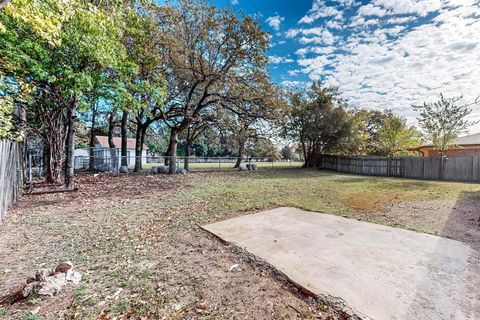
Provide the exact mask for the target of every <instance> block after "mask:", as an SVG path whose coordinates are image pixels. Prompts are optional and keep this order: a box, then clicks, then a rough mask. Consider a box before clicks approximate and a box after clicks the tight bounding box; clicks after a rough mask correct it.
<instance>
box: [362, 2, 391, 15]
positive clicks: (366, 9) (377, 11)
mask: <svg viewBox="0 0 480 320" xmlns="http://www.w3.org/2000/svg"><path fill="white" fill-rule="evenodd" d="M386 12H387V11H386V10H385V9H382V8H380V7H377V6H374V5H372V4H371V3H369V4H367V5H364V6H361V7H360V8H359V9H358V12H357V13H358V14H359V15H360V16H363V17H368V16H379V17H383V16H384V15H385V13H386Z"/></svg>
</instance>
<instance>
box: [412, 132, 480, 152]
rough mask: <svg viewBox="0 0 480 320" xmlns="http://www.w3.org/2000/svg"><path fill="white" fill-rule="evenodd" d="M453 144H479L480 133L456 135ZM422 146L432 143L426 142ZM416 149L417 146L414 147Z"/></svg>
mask: <svg viewBox="0 0 480 320" xmlns="http://www.w3.org/2000/svg"><path fill="white" fill-rule="evenodd" d="M452 144H453V145H457V146H470V145H480V133H475V134H471V135H468V136H463V137H458V138H456V139H455V140H453V142H452ZM423 147H433V144H431V143H430V144H426V145H423V146H421V147H420V148H423ZM415 149H418V148H415Z"/></svg>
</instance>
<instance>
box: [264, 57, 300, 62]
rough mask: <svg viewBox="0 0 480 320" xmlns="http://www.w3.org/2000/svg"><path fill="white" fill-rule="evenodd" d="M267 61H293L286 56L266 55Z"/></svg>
mask: <svg viewBox="0 0 480 320" xmlns="http://www.w3.org/2000/svg"><path fill="white" fill-rule="evenodd" d="M268 61H269V62H270V63H271V64H280V63H292V62H294V61H293V59H290V58H286V57H279V56H270V57H268Z"/></svg>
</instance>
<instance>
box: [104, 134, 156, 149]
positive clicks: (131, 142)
mask: <svg viewBox="0 0 480 320" xmlns="http://www.w3.org/2000/svg"><path fill="white" fill-rule="evenodd" d="M95 138H96V139H97V141H98V143H99V144H100V145H101V146H102V148H110V145H109V144H108V137H107V136H95ZM113 144H114V145H115V148H117V149H120V148H121V147H122V138H120V137H113ZM143 148H144V149H147V146H146V145H145V144H144V145H143ZM127 149H135V139H133V138H127Z"/></svg>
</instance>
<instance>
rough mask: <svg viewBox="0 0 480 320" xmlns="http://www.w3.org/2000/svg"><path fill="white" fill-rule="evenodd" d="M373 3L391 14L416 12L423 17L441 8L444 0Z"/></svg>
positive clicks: (394, 0) (386, 0) (388, 0)
mask: <svg viewBox="0 0 480 320" xmlns="http://www.w3.org/2000/svg"><path fill="white" fill-rule="evenodd" d="M467 1H468V0H467ZM444 2H445V1H444ZM464 3H465V2H464ZM373 4H374V5H375V6H379V7H383V8H384V9H385V10H387V11H388V12H389V14H415V15H418V16H422V17H423V16H426V15H427V14H428V13H430V12H434V11H437V10H439V9H440V8H441V6H442V0H421V1H418V0H374V1H373Z"/></svg>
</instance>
